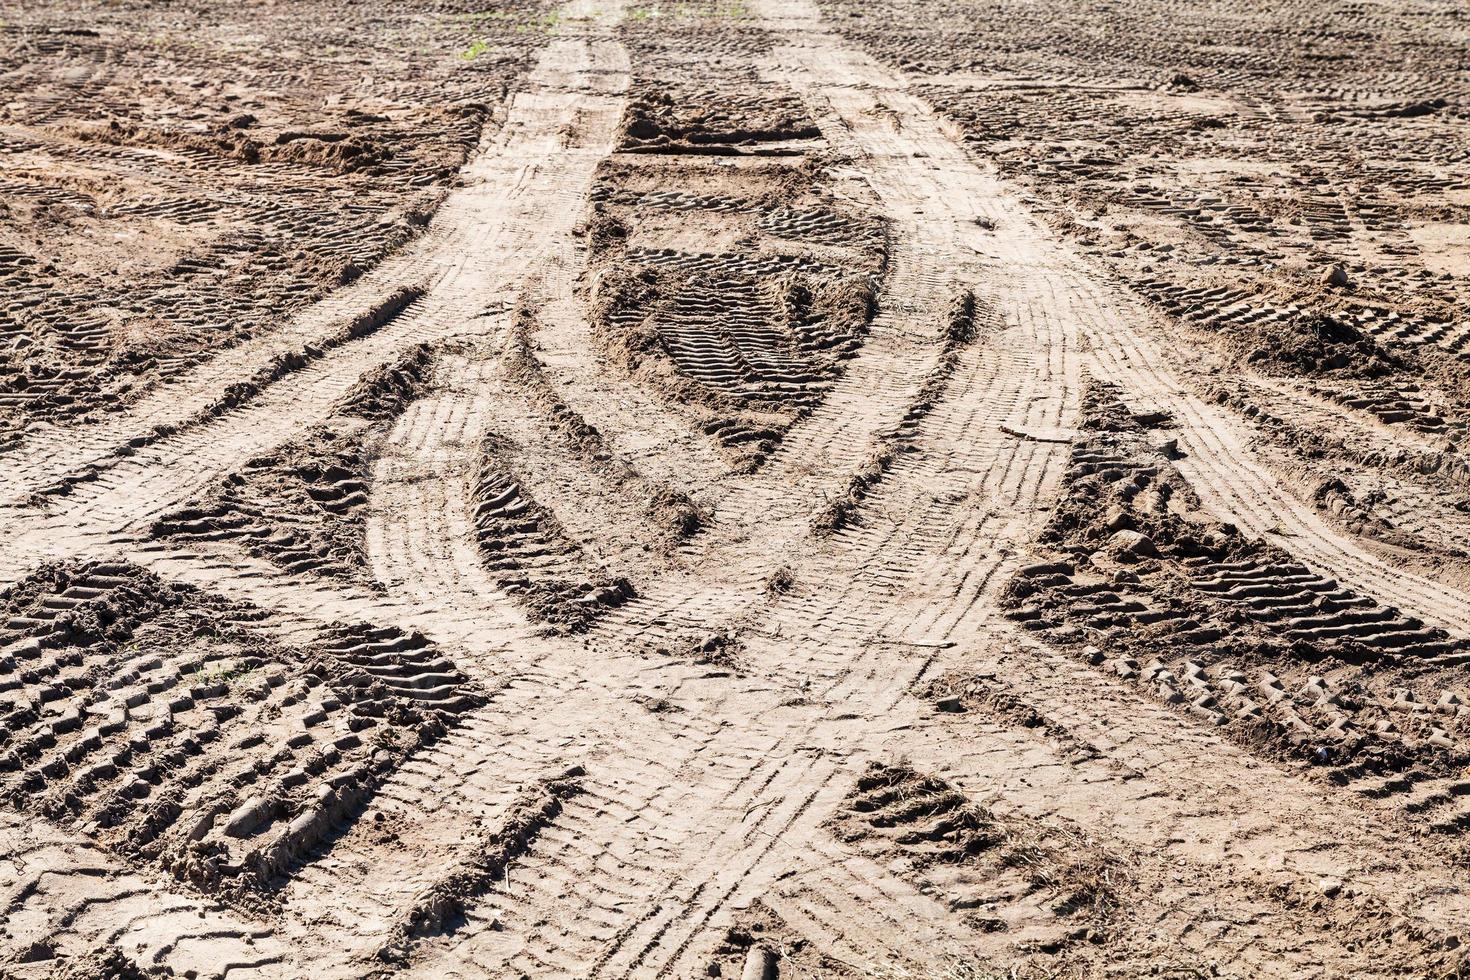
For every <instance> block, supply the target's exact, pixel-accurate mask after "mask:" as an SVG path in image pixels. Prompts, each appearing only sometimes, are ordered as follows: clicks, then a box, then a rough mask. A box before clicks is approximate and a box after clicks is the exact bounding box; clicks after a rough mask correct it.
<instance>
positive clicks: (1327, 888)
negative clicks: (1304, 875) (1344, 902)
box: [1317, 878, 1342, 898]
mask: <svg viewBox="0 0 1470 980" xmlns="http://www.w3.org/2000/svg"><path fill="white" fill-rule="evenodd" d="M1317 887H1318V888H1320V889H1322V894H1323V895H1326V896H1327V897H1328V898H1336V897H1337V896H1338V895H1340V894H1342V882H1340V881H1338V880H1337V879H1336V878H1323V879H1322V880H1321V881H1319V882H1317Z"/></svg>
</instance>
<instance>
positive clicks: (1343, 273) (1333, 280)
mask: <svg viewBox="0 0 1470 980" xmlns="http://www.w3.org/2000/svg"><path fill="white" fill-rule="evenodd" d="M1347 284H1348V274H1347V270H1346V269H1344V268H1343V267H1342V266H1340V265H1335V264H1334V265H1332V266H1329V267H1328V269H1327V271H1326V272H1324V273H1322V285H1324V286H1338V287H1344V286H1346V285H1347Z"/></svg>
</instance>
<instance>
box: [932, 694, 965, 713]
mask: <svg viewBox="0 0 1470 980" xmlns="http://www.w3.org/2000/svg"><path fill="white" fill-rule="evenodd" d="M935 706H936V707H938V708H939V710H940V711H947V712H949V713H950V714H959V713H961V712H963V711H964V710H965V703H964V702H963V701H961V700H960V699H959V698H957V697H947V698H940V699H939V701H938V702H936V705H935Z"/></svg>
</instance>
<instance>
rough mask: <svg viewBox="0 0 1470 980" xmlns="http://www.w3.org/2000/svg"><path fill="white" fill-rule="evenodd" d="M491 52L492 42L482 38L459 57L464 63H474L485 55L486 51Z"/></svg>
mask: <svg viewBox="0 0 1470 980" xmlns="http://www.w3.org/2000/svg"><path fill="white" fill-rule="evenodd" d="M489 50H490V42H489V41H486V40H485V39H484V38H480V39H479V40H477V41H476V42H475V43H474V44H471V45H470V46H469V47H467V48H465V49H464V50H463V51H461V52H460V53H459V56H460V58H461V59H463V60H464V61H474V60H475V59H476V58H478V57H479V56H480V55H482V54H484V53H485V52H486V51H489Z"/></svg>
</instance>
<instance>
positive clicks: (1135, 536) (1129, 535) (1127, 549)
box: [1108, 531, 1159, 558]
mask: <svg viewBox="0 0 1470 980" xmlns="http://www.w3.org/2000/svg"><path fill="white" fill-rule="evenodd" d="M1108 546H1109V547H1110V548H1111V549H1112V550H1113V552H1114V553H1115V554H1118V555H1127V556H1129V557H1132V558H1151V557H1153V556H1155V555H1157V554H1158V553H1159V550H1158V548H1156V547H1155V546H1154V541H1153V538H1150V537H1149V536H1148V535H1146V534H1140V533H1139V532H1138V531H1118V532H1117V533H1115V534H1114V535H1113V536H1112V537H1110V538H1108Z"/></svg>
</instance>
